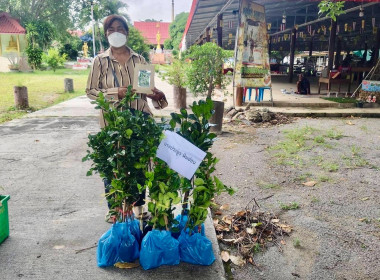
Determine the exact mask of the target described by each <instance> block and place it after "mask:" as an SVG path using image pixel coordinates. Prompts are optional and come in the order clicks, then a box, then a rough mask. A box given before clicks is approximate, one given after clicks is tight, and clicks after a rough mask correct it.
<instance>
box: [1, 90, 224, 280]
mask: <svg viewBox="0 0 380 280" xmlns="http://www.w3.org/2000/svg"><path fill="white" fill-rule="evenodd" d="M98 130H99V126H98V120H97V112H96V110H95V109H94V108H93V105H91V104H90V101H89V100H88V99H87V97H85V96H82V97H78V98H76V99H73V100H70V101H67V102H64V103H61V104H59V105H57V106H53V107H51V108H48V109H45V110H41V111H38V112H35V113H32V114H30V115H28V117H27V118H22V119H18V120H14V121H11V122H8V123H4V124H2V125H0V138H1V145H0V166H1V169H0V185H1V186H2V187H3V189H4V190H2V189H0V190H1V192H2V193H4V194H7V195H8V194H9V195H10V196H11V199H10V200H9V201H8V206H9V221H10V236H9V238H8V239H6V240H5V241H4V243H2V244H1V245H0V279H2V280H14V279H38V280H42V279H49V280H50V279H102V280H104V279H136V280H137V279H189V280H190V279H191V280H192V279H215V280H219V279H224V269H223V265H222V262H221V259H220V257H219V247H218V245H217V241H216V236H215V231H214V228H213V225H212V222H211V220H210V219H208V220H207V223H206V234H207V235H208V237H209V238H210V239H211V240H212V241H213V244H214V254H215V257H216V261H215V262H214V264H213V265H211V266H209V267H202V266H195V265H190V264H186V263H181V264H180V265H178V266H170V267H168V266H166V267H161V268H158V269H154V270H150V271H143V270H142V269H141V268H135V269H124V270H123V269H116V268H107V269H101V268H98V267H97V265H96V244H97V241H98V239H99V238H100V236H101V235H102V234H103V233H104V232H105V231H106V230H107V229H108V228H109V227H110V224H108V223H106V222H105V221H104V217H105V213H106V209H107V206H106V203H105V198H104V197H103V196H102V194H103V192H104V187H103V183H102V181H101V180H100V178H99V177H98V176H97V175H94V176H91V177H86V172H87V170H88V169H89V167H90V162H85V163H82V161H81V159H82V157H84V156H85V154H86V149H87V144H86V143H87V136H88V134H89V133H96V132H97V131H98Z"/></svg>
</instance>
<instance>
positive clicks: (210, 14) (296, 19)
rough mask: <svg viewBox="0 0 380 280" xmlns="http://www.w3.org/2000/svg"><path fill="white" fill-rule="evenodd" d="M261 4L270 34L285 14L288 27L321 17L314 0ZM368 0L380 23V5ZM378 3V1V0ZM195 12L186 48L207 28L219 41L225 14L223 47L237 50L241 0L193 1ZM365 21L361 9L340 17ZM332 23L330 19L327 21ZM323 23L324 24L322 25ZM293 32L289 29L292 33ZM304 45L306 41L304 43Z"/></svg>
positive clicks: (368, 11)
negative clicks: (218, 26)
mask: <svg viewBox="0 0 380 280" xmlns="http://www.w3.org/2000/svg"><path fill="white" fill-rule="evenodd" d="M255 2H256V3H258V4H261V5H264V7H265V11H266V20H267V23H270V24H271V28H270V30H269V31H268V32H269V34H273V33H276V32H278V31H280V25H281V20H282V17H283V15H284V14H285V15H286V28H288V29H289V28H293V27H294V26H295V25H302V24H304V25H305V23H308V22H311V21H314V20H317V19H318V18H319V17H320V16H319V15H318V11H319V8H318V4H319V1H314V0H290V1H289V0H257V1H255ZM373 2H374V1H372V3H367V4H364V5H363V6H368V8H367V9H366V10H365V12H366V17H367V18H369V19H370V18H371V17H376V18H377V19H376V20H377V23H380V4H379V3H377V4H375V3H373ZM376 2H378V1H376ZM361 4H362V2H359V3H357V2H346V3H345V9H349V8H352V7H357V6H360V5H361ZM192 9H193V11H192V13H190V16H189V19H188V23H187V30H186V31H187V32H185V34H184V37H185V38H186V40H185V42H186V47H187V48H188V47H190V46H191V45H193V44H195V43H196V41H197V40H198V39H200V38H201V37H202V36H204V35H205V33H206V28H207V27H209V28H210V30H213V31H212V34H211V35H212V36H211V38H212V40H215V41H216V38H217V32H216V22H217V16H218V14H221V13H222V14H223V48H225V49H233V48H234V46H235V43H234V41H235V40H234V39H235V34H236V29H237V24H238V20H239V19H238V11H239V0H193V5H192ZM355 17H357V18H358V19H357V20H361V18H359V17H358V15H357V12H356V13H355V14H353V13H350V14H347V15H342V16H340V18H339V20H341V19H342V20H348V19H350V20H353V18H355ZM324 24H325V25H327V26H329V24H330V23H329V22H327V21H326V19H325V22H324ZM320 25H321V24H320ZM366 25H368V26H371V21H370V20H367V21H366ZM288 33H289V32H288ZM301 45H302V44H301Z"/></svg>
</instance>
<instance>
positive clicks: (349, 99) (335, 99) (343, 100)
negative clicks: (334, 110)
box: [322, 97, 358, 103]
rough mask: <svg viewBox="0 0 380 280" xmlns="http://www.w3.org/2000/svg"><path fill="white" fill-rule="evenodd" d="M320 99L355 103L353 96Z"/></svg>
mask: <svg viewBox="0 0 380 280" xmlns="http://www.w3.org/2000/svg"><path fill="white" fill-rule="evenodd" d="M322 99H325V100H328V101H333V102H338V103H357V102H358V101H357V100H356V99H355V98H344V97H322Z"/></svg>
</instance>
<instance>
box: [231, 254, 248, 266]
mask: <svg viewBox="0 0 380 280" xmlns="http://www.w3.org/2000/svg"><path fill="white" fill-rule="evenodd" d="M230 260H231V261H232V263H233V264H235V265H238V266H243V265H245V261H244V260H243V258H242V257H240V256H233V255H231V256H230Z"/></svg>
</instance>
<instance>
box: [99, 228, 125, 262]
mask: <svg viewBox="0 0 380 280" xmlns="http://www.w3.org/2000/svg"><path fill="white" fill-rule="evenodd" d="M115 225H116V224H114V225H112V227H111V228H110V229H109V230H108V231H107V232H106V233H104V234H103V235H102V237H100V239H99V242H98V248H97V251H96V255H97V260H98V266H99V267H106V266H112V265H114V264H115V263H116V262H117V260H118V251H119V245H120V241H121V240H120V235H119V233H118V229H117V226H115Z"/></svg>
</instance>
